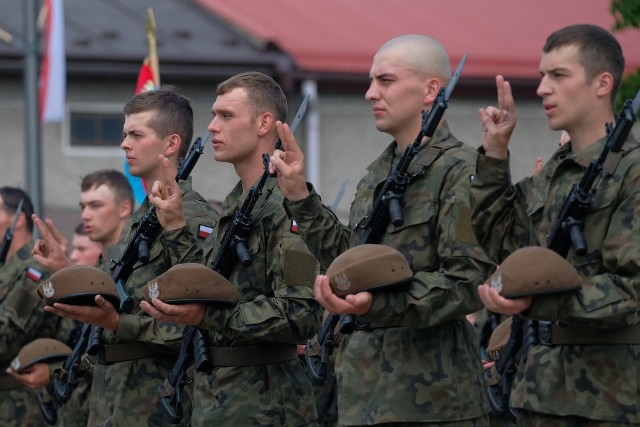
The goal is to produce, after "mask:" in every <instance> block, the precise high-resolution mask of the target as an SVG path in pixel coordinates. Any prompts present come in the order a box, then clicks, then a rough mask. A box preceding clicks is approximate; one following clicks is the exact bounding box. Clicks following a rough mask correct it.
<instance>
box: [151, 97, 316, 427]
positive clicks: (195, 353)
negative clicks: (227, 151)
mask: <svg viewBox="0 0 640 427" xmlns="http://www.w3.org/2000/svg"><path fill="white" fill-rule="evenodd" d="M308 101H309V96H306V97H305V98H304V100H303V101H302V104H301V105H300V107H299V108H298V112H297V113H296V116H295V118H294V120H293V123H292V124H291V132H292V133H295V131H296V129H298V126H299V125H300V122H301V121H302V117H303V116H304V114H305V112H306V110H307V103H308ZM276 149H277V150H282V142H281V141H280V139H278V141H277V142H276ZM262 162H263V164H264V172H263V174H262V176H261V177H260V180H259V181H258V183H257V184H256V185H255V186H253V187H251V188H250V189H249V191H248V193H247V197H246V199H245V200H244V203H243V204H242V207H241V208H240V209H239V210H237V209H236V211H235V212H234V213H233V218H232V219H231V222H230V223H229V226H228V227H227V229H226V230H225V233H224V236H222V239H221V240H220V245H219V246H218V251H217V252H216V257H215V259H214V260H213V261H212V262H211V268H212V269H213V270H214V271H216V272H217V273H219V274H220V275H221V276H223V277H225V278H227V279H228V278H229V276H230V275H231V272H232V271H233V268H234V267H235V265H236V264H237V263H238V261H240V264H241V265H242V266H243V267H249V266H250V265H251V263H252V262H253V258H252V257H251V253H250V252H249V248H248V247H247V240H248V238H249V234H250V233H251V228H252V227H253V218H252V217H251V212H252V211H253V208H254V207H255V204H256V202H257V201H258V199H259V198H260V196H261V195H262V190H263V188H264V185H265V184H266V182H267V179H268V178H269V176H270V174H269V156H268V155H267V154H263V155H262ZM192 361H193V362H194V363H195V368H196V370H197V371H198V372H203V371H207V370H209V369H211V361H210V360H209V352H208V342H207V338H206V333H205V332H204V331H201V330H200V329H198V328H197V327H196V326H193V325H189V326H186V327H185V328H184V330H183V331H182V342H181V345H180V354H179V355H178V359H177V360H176V363H175V364H174V365H173V368H172V369H171V372H169V375H168V376H167V379H166V380H165V381H164V383H162V384H161V385H160V386H158V388H157V390H156V395H157V396H158V398H159V399H160V405H161V407H162V409H163V411H164V413H165V414H166V415H167V417H169V420H171V422H172V423H174V424H177V423H179V422H180V420H181V419H182V416H183V414H184V411H183V408H182V400H183V399H182V389H183V387H184V386H185V385H186V384H188V383H189V381H190V380H189V378H188V376H187V368H188V367H189V365H190V364H191V362H192Z"/></svg>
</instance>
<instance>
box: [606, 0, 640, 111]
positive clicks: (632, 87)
mask: <svg viewBox="0 0 640 427" xmlns="http://www.w3.org/2000/svg"><path fill="white" fill-rule="evenodd" d="M611 14H612V15H613V18H614V19H615V23H614V25H613V31H618V30H622V29H624V28H640V0H611ZM639 88H640V70H636V71H635V72H633V73H631V74H629V75H628V76H627V77H625V78H624V80H623V81H622V84H621V86H620V91H619V92H618V96H617V98H616V110H617V111H619V110H620V108H622V103H623V102H624V101H625V100H626V99H629V98H631V99H633V98H634V97H635V96H636V93H637V92H638V89H639Z"/></svg>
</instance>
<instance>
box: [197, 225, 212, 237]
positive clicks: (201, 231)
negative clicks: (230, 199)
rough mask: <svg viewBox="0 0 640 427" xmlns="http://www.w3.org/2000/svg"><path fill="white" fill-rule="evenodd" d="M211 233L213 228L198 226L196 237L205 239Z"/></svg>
mask: <svg viewBox="0 0 640 427" xmlns="http://www.w3.org/2000/svg"><path fill="white" fill-rule="evenodd" d="M211 233H213V228H211V227H209V226H208V225H204V224H200V226H199V227H198V237H199V238H201V239H206V238H207V237H209V236H210V235H211Z"/></svg>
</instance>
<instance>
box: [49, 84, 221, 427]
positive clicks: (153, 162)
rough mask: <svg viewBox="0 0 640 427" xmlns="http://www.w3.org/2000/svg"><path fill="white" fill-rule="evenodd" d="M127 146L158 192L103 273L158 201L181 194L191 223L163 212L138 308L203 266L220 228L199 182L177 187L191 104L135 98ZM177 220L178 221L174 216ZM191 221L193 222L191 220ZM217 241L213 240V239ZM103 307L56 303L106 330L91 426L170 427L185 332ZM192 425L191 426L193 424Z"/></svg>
mask: <svg viewBox="0 0 640 427" xmlns="http://www.w3.org/2000/svg"><path fill="white" fill-rule="evenodd" d="M124 113H125V123H124V129H123V134H124V140H123V142H122V144H121V147H122V149H123V150H124V151H125V153H126V155H127V160H128V162H129V167H130V171H131V174H132V175H134V176H138V177H140V178H142V179H143V180H144V181H145V183H146V184H147V186H148V188H151V189H152V190H151V193H150V195H149V197H148V198H147V199H145V200H144V202H143V203H142V205H141V206H140V208H139V209H138V210H137V211H136V212H135V213H134V214H133V216H132V217H131V220H130V221H129V223H128V224H127V225H126V226H125V228H124V230H123V233H122V235H121V236H120V239H119V240H118V243H117V244H115V245H114V246H111V247H110V248H109V249H107V250H106V251H105V253H104V256H103V261H104V262H103V265H102V268H103V269H104V270H105V271H107V272H108V271H109V268H110V265H109V264H110V262H111V261H112V260H118V259H120V257H121V255H122V253H123V251H124V249H125V247H126V245H127V243H128V242H129V240H130V237H131V236H132V234H133V233H134V231H135V230H136V228H137V226H138V224H139V223H140V221H141V219H142V217H143V216H144V214H145V213H146V212H147V211H148V210H149V209H150V208H151V202H150V199H152V198H153V197H155V198H156V199H157V200H162V199H163V198H176V197H178V196H179V195H181V196H182V197H181V200H182V204H183V206H182V208H183V211H184V217H181V218H180V219H178V220H177V222H175V223H174V222H171V221H166V220H165V217H168V215H165V212H164V211H163V210H162V209H161V208H160V207H158V215H157V217H158V220H159V221H160V223H161V225H162V226H163V228H164V229H163V231H162V232H161V234H160V236H159V237H158V238H157V241H156V242H155V244H154V245H153V246H152V247H151V250H150V257H149V261H148V262H147V263H145V264H143V263H141V262H140V261H138V262H137V263H136V264H135V265H134V268H133V272H132V274H131V275H130V276H129V279H128V280H127V283H126V288H127V291H128V292H129V293H130V295H131V296H132V297H133V299H134V301H138V300H141V299H143V294H142V288H143V286H144V285H145V284H146V281H147V280H150V279H152V278H154V277H156V276H158V275H159V274H161V273H163V272H164V271H166V270H167V269H168V268H169V267H171V266H172V265H175V264H179V263H182V262H194V261H196V262H199V261H200V260H201V259H202V256H203V253H202V247H203V245H204V244H205V243H206V242H207V238H208V237H210V236H211V234H210V230H212V229H214V228H215V227H216V226H217V218H218V214H217V212H216V211H215V210H214V209H213V208H212V207H211V206H210V205H209V204H208V202H207V201H206V200H205V199H203V198H202V197H201V196H200V195H199V194H198V193H196V192H195V191H193V190H192V189H191V182H190V180H189V181H180V183H179V184H178V183H176V182H175V176H176V172H177V169H178V159H179V157H183V156H185V155H186V153H187V151H188V149H189V144H190V142H191V138H192V136H193V111H192V109H191V105H190V104H189V101H188V100H187V99H185V98H183V97H182V96H180V95H178V94H177V93H175V92H174V91H173V90H170V89H167V88H165V89H161V90H157V91H152V92H145V93H142V94H138V95H136V96H134V97H133V98H132V99H131V100H130V101H129V102H127V104H126V105H125V107H124ZM172 218H174V217H173V216H172ZM184 218H187V220H186V221H185V220H184ZM211 238H212V237H211ZM96 303H97V305H98V307H81V306H71V305H66V304H58V303H56V304H54V307H51V308H50V307H47V310H50V311H51V312H53V313H56V314H59V315H62V316H65V317H70V318H72V319H74V320H79V321H81V322H84V323H91V324H94V325H97V326H100V327H103V328H104V334H103V337H102V345H101V347H100V354H99V356H98V363H97V364H96V365H95V366H94V375H93V383H92V391H91V399H90V414H89V425H91V426H114V425H120V426H126V425H129V426H134V425H135V426H138V425H149V426H161V425H170V422H169V421H168V420H167V418H166V416H165V415H164V414H163V412H162V410H161V408H160V406H159V405H158V402H157V399H155V391H156V388H157V387H158V385H159V384H160V383H162V381H163V380H164V379H165V378H166V376H167V374H168V373H169V371H170V369H171V367H172V365H173V361H174V359H175V355H176V354H177V350H178V349H179V346H180V338H181V336H182V328H181V327H177V326H176V325H173V324H167V323H163V322H158V321H156V320H155V319H153V318H152V317H150V316H147V314H146V313H145V312H144V311H142V310H140V308H139V306H138V305H137V303H136V304H134V306H133V310H132V311H131V313H118V312H117V311H116V309H115V308H114V307H113V306H112V305H111V304H109V302H107V301H106V300H105V299H104V298H103V297H102V296H98V297H96ZM188 421H189V420H188V419H185V420H184V423H185V425H186V424H188Z"/></svg>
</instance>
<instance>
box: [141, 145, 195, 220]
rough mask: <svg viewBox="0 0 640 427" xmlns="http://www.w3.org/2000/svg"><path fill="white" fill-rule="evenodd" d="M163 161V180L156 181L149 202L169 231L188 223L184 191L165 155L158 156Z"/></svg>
mask: <svg viewBox="0 0 640 427" xmlns="http://www.w3.org/2000/svg"><path fill="white" fill-rule="evenodd" d="M158 157H159V158H160V162H161V163H162V181H155V182H154V183H153V186H152V187H151V192H150V193H149V202H151V204H152V205H153V206H155V207H156V209H157V214H158V221H160V225H162V228H164V229H165V230H167V231H170V230H177V229H179V228H182V227H184V226H185V225H187V221H186V220H185V218H184V213H183V212H182V192H181V191H180V187H179V186H178V183H177V182H176V179H175V176H174V174H173V170H172V168H171V165H170V163H169V159H167V158H166V157H165V156H163V155H159V156H158Z"/></svg>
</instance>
